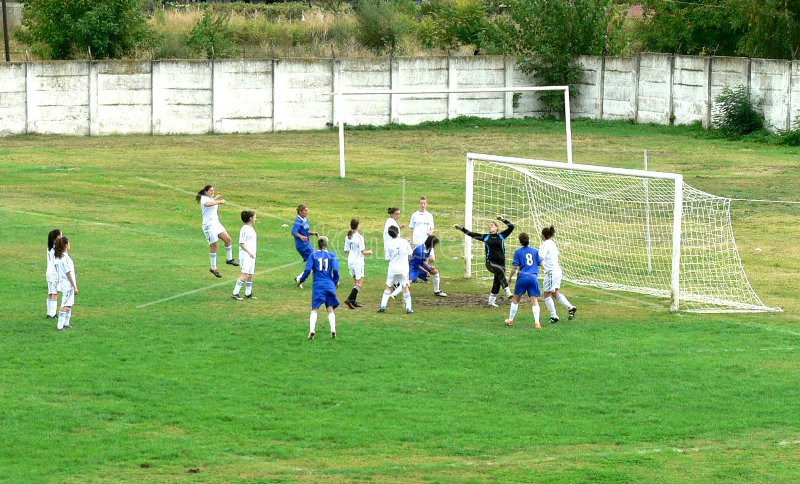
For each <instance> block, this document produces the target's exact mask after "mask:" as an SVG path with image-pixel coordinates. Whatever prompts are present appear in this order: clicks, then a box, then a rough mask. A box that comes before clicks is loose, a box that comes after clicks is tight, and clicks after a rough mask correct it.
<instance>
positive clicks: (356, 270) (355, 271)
mask: <svg viewBox="0 0 800 484" xmlns="http://www.w3.org/2000/svg"><path fill="white" fill-rule="evenodd" d="M347 268H348V269H350V275H351V276H353V277H355V278H356V279H363V278H364V263H363V262H361V263H360V264H347Z"/></svg>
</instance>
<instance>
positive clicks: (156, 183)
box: [136, 176, 294, 223]
mask: <svg viewBox="0 0 800 484" xmlns="http://www.w3.org/2000/svg"><path fill="white" fill-rule="evenodd" d="M136 179H137V180H139V181H143V182H146V183H150V184H153V185H157V186H160V187H164V188H169V189H170V190H175V191H178V192H181V193H186V194H188V195H193V196H196V195H197V192H193V191H191V190H186V189H183V188H180V187H174V186H172V185H167V184H166V183H161V182H157V181H155V180H150V179H148V178H142V177H140V176H137V177H136ZM227 204H228V205H230V206H231V207H236V208H241V209H242V210H253V211H254V212H255V213H257V214H258V215H263V216H265V217H269V218H274V219H277V220H280V221H282V222H288V223H294V220H289V219H288V218H283V217H279V216H277V215H272V214H270V213H267V212H264V211H261V210H256V209H254V208H251V207H245V206H243V205H239V204H236V203H233V202H228V203H227Z"/></svg>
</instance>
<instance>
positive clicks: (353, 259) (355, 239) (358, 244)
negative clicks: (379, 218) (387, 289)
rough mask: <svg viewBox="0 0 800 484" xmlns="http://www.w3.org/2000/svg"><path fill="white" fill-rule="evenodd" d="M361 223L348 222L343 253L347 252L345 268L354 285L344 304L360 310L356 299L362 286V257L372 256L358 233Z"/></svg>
mask: <svg viewBox="0 0 800 484" xmlns="http://www.w3.org/2000/svg"><path fill="white" fill-rule="evenodd" d="M360 226H361V222H360V221H359V220H358V219H357V218H354V219H352V220H351V221H350V230H349V231H348V232H347V238H346V239H345V240H344V251H345V252H347V268H348V269H349V271H350V275H351V276H353V281H354V282H355V285H354V286H353V290H352V291H350V295H349V296H347V299H345V301H344V303H345V304H346V305H347V307H348V308H350V309H355V308H360V307H361V306H362V305H361V303H359V302H358V301H356V298H357V297H358V293H359V292H360V291H361V287H362V286H363V285H364V256H365V255H372V251H371V250H368V249H367V248H366V243H365V242H364V236H363V235H361V234H360V233H359V231H358V229H359V227H360Z"/></svg>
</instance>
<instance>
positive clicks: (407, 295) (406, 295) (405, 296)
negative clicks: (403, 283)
mask: <svg viewBox="0 0 800 484" xmlns="http://www.w3.org/2000/svg"><path fill="white" fill-rule="evenodd" d="M403 302H405V303H406V309H411V293H410V292H405V293H403Z"/></svg>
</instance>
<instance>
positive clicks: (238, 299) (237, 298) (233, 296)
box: [231, 294, 244, 301]
mask: <svg viewBox="0 0 800 484" xmlns="http://www.w3.org/2000/svg"><path fill="white" fill-rule="evenodd" d="M231 297H232V298H234V299H236V300H237V301H244V298H243V297H242V296H240V295H238V294H231Z"/></svg>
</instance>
